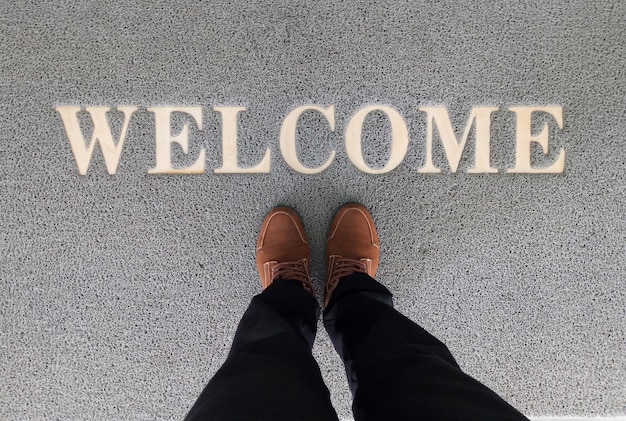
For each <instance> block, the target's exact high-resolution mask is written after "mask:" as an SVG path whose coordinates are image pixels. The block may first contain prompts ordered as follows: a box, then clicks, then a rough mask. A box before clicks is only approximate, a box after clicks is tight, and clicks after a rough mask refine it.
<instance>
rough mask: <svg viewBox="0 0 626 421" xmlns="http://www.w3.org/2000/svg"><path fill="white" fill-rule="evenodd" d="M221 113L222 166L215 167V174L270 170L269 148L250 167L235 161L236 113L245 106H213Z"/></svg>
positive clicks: (244, 109)
mask: <svg viewBox="0 0 626 421" xmlns="http://www.w3.org/2000/svg"><path fill="white" fill-rule="evenodd" d="M213 110H214V111H217V112H218V113H220V114H221V115H222V166H221V167H219V168H217V169H215V170H214V172H215V173H217V174H226V173H231V174H249V173H269V172H270V163H271V161H270V150H269V148H267V149H266V150H265V155H264V156H263V159H262V160H261V162H260V163H259V164H258V165H256V166H254V167H252V168H241V167H240V166H239V164H238V162H237V115H238V114H239V113H240V112H241V111H246V110H247V108H246V107H213Z"/></svg>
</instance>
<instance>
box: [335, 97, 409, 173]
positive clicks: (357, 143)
mask: <svg viewBox="0 0 626 421" xmlns="http://www.w3.org/2000/svg"><path fill="white" fill-rule="evenodd" d="M374 111H380V112H383V113H385V114H386V115H387V118H388V119H389V123H391V153H390V156H389V161H388V162H387V164H386V165H385V166H384V167H383V168H380V169H374V168H371V167H369V166H368V165H367V164H366V163H365V160H364V159H363V152H362V149H361V129H362V127H363V122H364V121H365V117H366V116H367V115H368V114H369V113H371V112H374ZM408 147H409V131H408V130H407V128H406V123H405V122H404V119H403V118H402V116H401V115H400V114H399V113H398V112H397V111H396V110H394V109H393V108H391V107H388V106H386V105H373V106H369V107H364V108H361V109H360V110H358V111H357V112H356V113H355V114H354V115H353V116H352V118H351V119H350V121H349V122H348V127H347V128H346V152H347V153H348V158H350V161H352V163H353V164H354V166H355V167H357V168H358V169H360V170H361V171H363V172H365V173H368V174H384V173H388V172H389V171H391V170H393V169H394V168H396V167H397V166H398V165H400V163H401V162H402V160H403V159H404V156H405V155H406V151H407V149H408Z"/></svg>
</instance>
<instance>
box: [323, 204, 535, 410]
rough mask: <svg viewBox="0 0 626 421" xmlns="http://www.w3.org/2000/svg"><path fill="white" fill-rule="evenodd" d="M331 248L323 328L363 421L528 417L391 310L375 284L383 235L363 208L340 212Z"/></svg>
mask: <svg viewBox="0 0 626 421" xmlns="http://www.w3.org/2000/svg"><path fill="white" fill-rule="evenodd" d="M326 247H327V249H326V254H327V258H328V263H329V265H328V271H329V277H328V281H327V285H326V294H325V299H324V302H325V305H326V309H325V311H324V324H325V326H326V329H327V331H328V334H329V336H330V338H331V340H332V342H333V344H334V346H335V349H336V350H337V352H338V353H339V355H340V356H341V358H342V359H343V361H344V364H345V367H346V374H347V376H348V382H349V384H350V388H351V390H352V393H353V396H354V402H353V406H352V409H353V413H354V416H355V419H356V420H357V421H369V420H428V421H438V420H455V421H457V420H479V421H481V420H485V421H494V420H527V418H526V417H524V416H523V415H522V414H521V413H519V412H518V411H517V410H515V409H514V408H513V407H511V406H510V405H509V404H508V403H506V402H505V401H504V400H503V399H502V398H500V397H499V396H498V395H497V394H496V393H494V392H493V391H491V390H490V389H488V388H487V387H486V386H484V385H483V384H481V383H480V382H478V381H476V380H474V379H473V378H471V377H470V376H468V375H466V374H465V373H463V372H462V371H461V370H460V368H459V366H458V364H457V363H456V361H455V360H454V358H453V357H452V355H451V354H450V352H449V351H448V349H447V348H446V346H445V345H444V344H443V343H441V342H440V341H439V340H437V339H436V338H435V337H433V336H432V335H430V334H429V333H428V332H426V331H425V330H424V329H422V328H421V327H419V326H418V325H417V324H415V323H414V322H412V321H411V320H409V319H408V318H406V317H405V316H403V315H402V314H400V313H399V312H397V311H396V310H395V309H394V308H393V304H392V299H391V293H390V292H389V291H388V290H387V288H385V287H384V286H383V285H381V284H379V283H378V282H376V281H375V280H374V279H373V276H374V275H375V273H376V268H377V266H378V236H377V233H376V228H375V226H374V221H373V219H372V217H371V215H370V214H369V212H367V210H366V209H365V208H363V207H362V206H360V205H356V204H349V205H346V206H344V207H342V208H341V209H340V210H339V212H337V214H336V215H335V218H334V220H333V223H332V225H331V229H330V232H329V237H328V241H327V245H326Z"/></svg>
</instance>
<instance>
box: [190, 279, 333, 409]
mask: <svg viewBox="0 0 626 421" xmlns="http://www.w3.org/2000/svg"><path fill="white" fill-rule="evenodd" d="M318 317H319V306H318V304H317V301H316V300H315V298H313V297H312V296H311V294H309V293H308V292H306V290H305V289H304V288H302V286H301V285H299V284H298V283H296V282H293V281H287V280H280V279H279V280H276V281H274V282H273V283H272V284H271V285H270V286H269V287H268V288H267V289H265V291H264V292H263V293H262V294H259V295H257V296H256V297H254V298H253V299H252V302H251V303H250V306H249V307H248V309H247V310H246V312H245V314H244V316H243V318H242V319H241V322H240V323H239V327H238V328H237V332H236V334H235V338H234V340H233V345H232V348H231V351H230V353H229V355H228V358H227V359H226V361H225V362H224V364H223V365H222V367H221V368H220V369H219V370H218V372H217V373H216V374H215V376H214V377H213V378H212V379H211V381H210V382H209V383H208V385H207V386H206V387H205V389H204V390H203V392H202V393H201V395H200V397H199V398H198V400H197V401H196V403H195V405H194V406H193V407H192V409H191V410H190V411H189V414H188V415H187V418H186V419H187V420H217V421H221V420H312V421H313V420H314V421H318V420H319V421H324V420H337V415H336V413H335V411H334V409H333V408H332V405H331V403H330V394H329V392H328V389H327V388H326V386H325V385H324V383H323V380H322V377H321V373H320V370H319V367H318V365H317V363H316V362H315V360H314V358H313V356H312V355H311V348H312V346H313V340H314V339H315V332H316V329H317V320H318Z"/></svg>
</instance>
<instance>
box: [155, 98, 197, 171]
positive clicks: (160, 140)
mask: <svg viewBox="0 0 626 421" xmlns="http://www.w3.org/2000/svg"><path fill="white" fill-rule="evenodd" d="M147 110H148V111H149V112H152V113H154V119H155V127H156V133H155V152H156V164H155V166H154V168H151V169H149V170H148V174H202V173H203V172H204V149H201V150H200V153H199V154H198V159H197V160H196V162H195V163H194V164H193V165H191V166H189V167H185V168H172V160H171V149H172V148H171V145H172V143H178V144H179V145H180V147H181V149H182V150H183V153H184V154H187V143H188V133H189V125H188V124H186V123H185V124H184V125H183V129H182V130H181V132H180V133H179V134H178V135H176V136H172V133H171V114H172V113H173V112H180V113H185V114H189V115H190V116H192V117H193V119H194V120H195V122H196V124H197V125H198V129H199V130H202V108H201V107H151V108H148V109H147Z"/></svg>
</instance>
